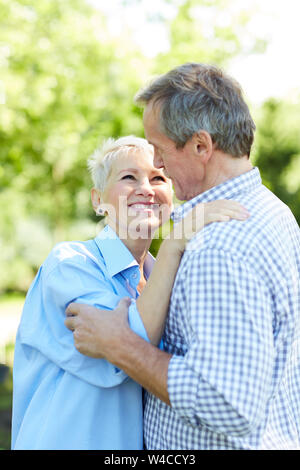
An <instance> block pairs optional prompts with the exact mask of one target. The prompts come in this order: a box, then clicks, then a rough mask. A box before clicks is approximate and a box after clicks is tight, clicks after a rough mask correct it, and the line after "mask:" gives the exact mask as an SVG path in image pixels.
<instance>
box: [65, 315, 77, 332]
mask: <svg viewBox="0 0 300 470" xmlns="http://www.w3.org/2000/svg"><path fill="white" fill-rule="evenodd" d="M75 320H76V319H75V317H67V318H66V319H65V322H64V323H65V326H66V327H67V328H68V329H69V330H71V331H75V326H76V323H75Z"/></svg>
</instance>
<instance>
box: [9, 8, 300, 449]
mask: <svg viewBox="0 0 300 470" xmlns="http://www.w3.org/2000/svg"><path fill="white" fill-rule="evenodd" d="M299 16H300V6H299V4H298V2H296V1H294V0H285V2H284V5H283V4H282V2H280V1H279V0H263V2H262V1H258V0H257V1H256V0H152V1H151V2H149V0H148V1H147V0H112V1H110V2H108V1H107V0H64V1H61V0H31V1H29V0H9V1H7V0H0V71H1V73H0V214H1V217H0V248H1V249H0V448H2V449H9V446H10V436H9V427H10V416H11V389H12V380H11V367H12V362H13V344H14V338H15V333H16V328H17V325H18V322H19V318H20V314H21V311H22V305H23V302H24V296H25V294H26V291H27V289H28V287H29V285H30V283H31V282H32V280H33V278H34V276H35V274H36V272H37V269H38V267H39V266H40V264H41V263H42V262H43V260H44V259H45V257H46V256H47V254H48V253H49V251H50V250H51V248H52V247H53V245H54V244H55V243H57V242H59V241H62V240H83V239H88V238H94V237H95V236H96V234H97V230H98V229H99V225H98V219H97V218H96V217H95V216H94V214H93V211H92V209H91V204H90V194H89V193H90V188H91V181H90V177H89V174H88V172H87V169H86V161H87V158H88V157H89V156H90V154H91V153H92V152H93V151H94V149H95V148H96V147H97V146H98V145H100V144H101V142H102V140H103V139H105V138H107V137H109V136H113V137H119V136H122V135H127V134H135V135H138V136H144V134H143V127H142V111H141V109H139V108H137V107H136V106H135V105H134V103H133V98H134V95H135V94H136V92H137V91H138V90H139V88H140V87H142V86H143V85H145V84H146V83H147V82H148V81H149V80H150V79H151V78H152V77H154V76H156V75H158V74H162V73H165V72H167V71H168V70H169V69H170V68H172V67H174V66H176V65H179V64H182V63H184V62H191V61H193V62H208V63H213V64H217V65H219V66H221V67H223V68H224V70H225V71H227V72H228V73H230V74H232V75H233V76H234V77H235V78H236V79H237V80H238V81H239V82H240V83H241V85H242V87H243V89H244V93H245V98H246V101H247V102H248V104H249V107H250V109H251V112H252V115H253V117H254V119H255V122H256V125H257V131H256V139H255V145H254V148H253V154H252V162H253V163H254V164H255V165H257V166H258V167H259V168H260V170H261V174H262V177H263V180H264V183H265V184H266V185H267V186H268V187H269V188H270V189H271V190H272V191H273V192H274V193H275V194H276V195H277V196H278V197H279V198H281V199H282V200H283V201H284V202H285V203H286V204H288V206H289V207H290V208H291V210H292V211H293V213H294V215H295V217H296V218H297V220H298V223H300V61H299V59H298V52H297V51H298V49H299V45H300V29H299V26H298V21H299ZM158 245H159V240H155V242H154V243H153V245H152V248H151V249H152V252H153V254H155V253H156V251H157V249H158Z"/></svg>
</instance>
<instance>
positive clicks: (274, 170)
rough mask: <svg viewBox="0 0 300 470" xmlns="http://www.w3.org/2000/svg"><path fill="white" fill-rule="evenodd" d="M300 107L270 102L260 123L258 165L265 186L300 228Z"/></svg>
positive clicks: (266, 105)
mask: <svg viewBox="0 0 300 470" xmlns="http://www.w3.org/2000/svg"><path fill="white" fill-rule="evenodd" d="M299 125H300V103H294V104H293V103H288V102H279V101H276V100H274V99H270V100H268V101H266V102H265V103H264V105H263V106H262V108H261V110H260V116H259V117H258V122H257V127H258V129H257V137H256V150H255V163H256V165H257V166H258V167H259V169H260V171H261V174H262V178H263V182H264V183H265V184H266V186H267V187H268V188H269V189H270V190H271V191H273V192H274V193H275V194H276V195H277V196H278V197H279V198H280V199H281V200H282V201H284V202H285V203H286V204H287V205H288V206H289V207H290V209H291V210H292V212H293V213H294V215H295V217H296V219H297V221H298V223H299V224H300V132H299Z"/></svg>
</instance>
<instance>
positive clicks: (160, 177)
mask: <svg viewBox="0 0 300 470" xmlns="http://www.w3.org/2000/svg"><path fill="white" fill-rule="evenodd" d="M153 179H154V180H157V181H166V178H164V177H163V176H154V178H153Z"/></svg>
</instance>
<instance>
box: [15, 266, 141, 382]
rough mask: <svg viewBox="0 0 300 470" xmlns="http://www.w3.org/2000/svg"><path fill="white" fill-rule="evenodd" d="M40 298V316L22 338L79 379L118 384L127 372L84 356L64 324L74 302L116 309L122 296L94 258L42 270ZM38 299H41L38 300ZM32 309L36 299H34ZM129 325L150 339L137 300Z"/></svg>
mask: <svg viewBox="0 0 300 470" xmlns="http://www.w3.org/2000/svg"><path fill="white" fill-rule="evenodd" d="M39 282H40V287H41V291H40V294H39V297H40V299H39V301H40V302H41V305H40V306H39V307H38V306H37V305H36V308H37V310H36V313H37V316H36V319H35V322H34V321H32V322H31V323H32V324H31V326H29V327H28V328H27V329H25V330H24V328H23V335H22V341H23V343H25V344H30V345H31V346H33V347H35V348H36V349H38V350H40V352H41V353H42V354H44V355H45V356H46V357H47V358H48V359H49V360H50V361H52V362H54V363H55V364H56V365H57V366H59V367H60V368H61V369H63V370H65V371H67V372H69V373H71V374H73V375H75V376H77V377H78V378H79V379H81V380H83V381H86V382H88V383H90V384H92V385H96V386H99V387H114V386H117V385H119V384H120V383H122V382H123V381H124V380H126V379H127V375H126V374H125V373H124V372H123V371H121V370H119V369H117V368H116V367H115V366H114V365H112V364H110V363H109V362H108V361H106V360H105V359H95V358H91V357H88V356H84V355H83V354H81V353H80V352H78V351H77V349H76V348H75V346H74V340H73V334H72V332H71V331H70V330H68V329H67V328H66V326H65V324H64V321H65V318H66V316H65V309H66V308H67V306H68V304H69V303H70V302H78V303H85V304H88V305H93V306H95V307H98V308H100V309H105V310H113V309H114V308H115V307H116V306H117V304H118V302H119V301H120V299H121V298H122V295H119V294H118V293H116V292H114V290H113V288H112V285H111V284H110V283H109V281H108V280H106V279H105V277H104V276H103V275H101V271H100V270H99V269H96V267H94V268H93V267H92V266H91V263H90V261H89V262H84V260H82V259H79V261H78V262H76V260H75V261H74V259H72V260H70V259H66V260H63V261H61V262H59V263H58V264H57V265H56V266H55V268H54V269H52V270H51V272H50V273H49V272H48V271H47V270H45V272H44V273H43V272H41V273H40V280H39ZM37 300H38V299H37ZM31 308H33V307H32V302H31ZM128 313H129V324H130V326H131V328H132V329H133V331H134V332H135V333H137V334H138V335H140V336H141V337H142V338H143V339H145V340H146V341H149V340H148V337H147V334H146V331H145V329H144V326H143V323H142V321H141V319H140V316H139V314H138V311H137V308H136V305H135V303H133V304H132V305H131V306H130V308H129V312H128Z"/></svg>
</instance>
